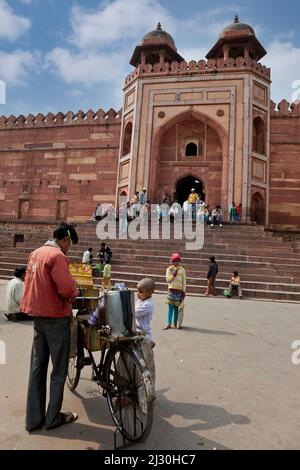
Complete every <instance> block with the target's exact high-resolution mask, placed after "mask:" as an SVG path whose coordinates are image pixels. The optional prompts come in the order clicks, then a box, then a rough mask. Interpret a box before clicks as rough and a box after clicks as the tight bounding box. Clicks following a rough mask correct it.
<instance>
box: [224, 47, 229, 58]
mask: <svg viewBox="0 0 300 470" xmlns="http://www.w3.org/2000/svg"><path fill="white" fill-rule="evenodd" d="M223 53H224V60H225V62H226V60H228V58H229V46H228V44H225V46H223Z"/></svg>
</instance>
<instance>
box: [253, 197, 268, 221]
mask: <svg viewBox="0 0 300 470" xmlns="http://www.w3.org/2000/svg"><path fill="white" fill-rule="evenodd" d="M251 221H252V222H256V223H257V225H265V223H266V211H265V201H264V198H263V196H262V195H261V194H260V193H255V194H253V196H252V203H251Z"/></svg>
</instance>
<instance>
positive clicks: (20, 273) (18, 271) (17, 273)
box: [14, 266, 27, 279]
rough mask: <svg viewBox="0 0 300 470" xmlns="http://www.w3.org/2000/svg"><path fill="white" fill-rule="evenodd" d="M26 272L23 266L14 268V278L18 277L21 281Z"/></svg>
mask: <svg viewBox="0 0 300 470" xmlns="http://www.w3.org/2000/svg"><path fill="white" fill-rule="evenodd" d="M26 271H27V269H26V268H25V266H20V267H19V268H16V269H15V272H14V274H15V277H18V278H19V279H21V277H22V276H23V274H25V273H26Z"/></svg>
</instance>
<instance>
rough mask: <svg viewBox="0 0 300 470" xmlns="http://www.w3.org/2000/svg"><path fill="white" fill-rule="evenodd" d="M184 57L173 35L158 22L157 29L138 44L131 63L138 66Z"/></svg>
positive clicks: (179, 60) (179, 59) (178, 59)
mask: <svg viewBox="0 0 300 470" xmlns="http://www.w3.org/2000/svg"><path fill="white" fill-rule="evenodd" d="M183 60H184V59H183V57H181V55H179V54H178V52H177V49H176V45H175V41H174V39H173V38H172V36H171V35H170V34H169V33H167V32H166V31H164V30H163V29H162V27H161V24H160V23H158V25H157V27H156V29H154V30H153V31H150V33H148V34H146V35H145V36H144V37H143V40H142V43H141V44H140V45H139V46H137V47H136V48H135V50H134V53H133V55H132V57H131V61H130V64H131V65H133V66H134V67H137V66H138V65H140V64H143V65H144V64H146V63H148V64H152V65H154V64H155V63H158V62H160V63H162V62H164V61H166V62H173V61H177V62H181V61H183Z"/></svg>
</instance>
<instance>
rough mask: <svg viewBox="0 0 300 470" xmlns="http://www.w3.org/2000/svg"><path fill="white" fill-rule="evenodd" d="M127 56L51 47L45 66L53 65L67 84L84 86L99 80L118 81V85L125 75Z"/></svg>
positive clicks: (118, 53) (120, 53) (119, 53)
mask: <svg viewBox="0 0 300 470" xmlns="http://www.w3.org/2000/svg"><path fill="white" fill-rule="evenodd" d="M126 63H127V57H126V55H125V54H124V53H122V52H121V51H120V52H117V53H112V54H109V53H99V54H97V53H94V52H87V51H85V52H80V53H73V52H71V51H70V50H68V49H63V48H60V47H58V48H56V49H53V50H52V51H51V52H50V53H49V54H48V55H47V57H46V66H47V68H51V67H54V69H55V70H56V72H58V74H59V75H60V77H61V78H62V79H63V80H64V81H65V82H66V83H68V84H75V83H76V84H78V83H82V84H84V85H86V86H90V85H93V84H95V83H99V82H111V81H113V82H116V81H117V82H118V83H120V87H121V86H122V82H123V81H124V78H125V75H126Z"/></svg>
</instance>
